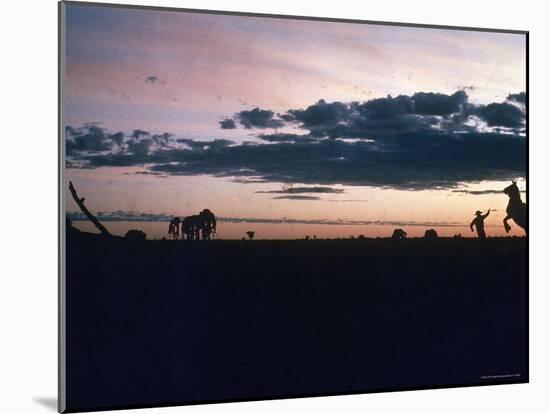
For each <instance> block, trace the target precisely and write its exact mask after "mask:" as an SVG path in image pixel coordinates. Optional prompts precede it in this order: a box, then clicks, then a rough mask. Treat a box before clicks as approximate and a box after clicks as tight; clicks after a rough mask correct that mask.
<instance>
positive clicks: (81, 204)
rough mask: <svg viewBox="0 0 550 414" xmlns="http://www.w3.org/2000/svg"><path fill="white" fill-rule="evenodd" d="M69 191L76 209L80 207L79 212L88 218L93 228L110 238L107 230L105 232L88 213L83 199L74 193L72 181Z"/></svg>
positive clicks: (103, 227)
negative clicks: (76, 206)
mask: <svg viewBox="0 0 550 414" xmlns="http://www.w3.org/2000/svg"><path fill="white" fill-rule="evenodd" d="M69 191H70V192H71V195H72V196H73V198H74V201H75V202H76V204H77V205H78V207H80V210H82V212H83V213H84V215H85V216H86V217H88V219H89V220H90V221H91V222H92V223H93V224H94V226H96V227H97V229H98V230H99V231H100V232H101V234H103V235H105V236H110V235H111V233H109V230H107V229H106V228H105V226H103V224H101V223H100V222H99V220H98V219H97V218H95V216H94V215H93V214H92V213H91V212H90V210H88V209H87V208H86V206H85V205H84V199H83V198H79V197H78V194H77V193H76V189H75V188H74V186H73V183H72V181H69Z"/></svg>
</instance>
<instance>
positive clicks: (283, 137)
mask: <svg viewBox="0 0 550 414" xmlns="http://www.w3.org/2000/svg"><path fill="white" fill-rule="evenodd" d="M258 138H259V139H261V140H263V141H267V142H313V141H317V140H318V138H316V137H313V136H311V135H309V134H307V135H299V134H285V133H276V134H260V135H258Z"/></svg>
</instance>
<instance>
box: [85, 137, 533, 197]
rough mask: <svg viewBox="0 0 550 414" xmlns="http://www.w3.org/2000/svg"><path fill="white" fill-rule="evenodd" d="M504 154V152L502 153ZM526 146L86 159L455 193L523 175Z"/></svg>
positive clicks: (340, 146) (445, 143)
mask: <svg viewBox="0 0 550 414" xmlns="http://www.w3.org/2000/svg"><path fill="white" fill-rule="evenodd" d="M496 149H498V150H496ZM525 151H526V141H525V139H524V138H523V137H521V136H518V135H511V134H507V135H504V134H497V133H467V134H460V135H457V136H449V135H448V134H444V133H431V134H426V133H422V134H414V133H413V134H400V135H399V136H395V137H393V138H391V139H390V138H386V139H385V140H383V141H382V142H374V143H369V142H363V141H358V142H351V143H350V142H344V141H341V140H326V141H319V142H312V143H279V144H269V145H227V143H225V142H224V143H223V144H222V145H211V146H209V147H208V148H206V145H205V143H204V142H194V141H191V148H190V149H171V150H164V151H162V152H156V153H153V154H150V155H148V156H143V154H140V155H136V156H129V155H128V154H118V155H113V154H109V155H97V156H88V157H85V161H86V162H87V163H89V164H90V165H91V166H92V167H97V166H106V165H109V166H123V165H141V164H149V165H151V166H150V168H149V169H150V170H151V171H156V172H162V173H166V174H171V175H200V174H210V175H213V176H222V177H232V178H241V179H246V178H251V179H253V180H254V181H255V182H258V181H262V180H263V181H272V182H289V183H304V184H321V185H334V184H344V185H364V186H382V187H394V188H407V189H424V188H451V187H454V186H456V185H457V184H458V183H460V182H468V181H480V180H484V179H485V180H490V179H498V180H508V179H511V178H515V177H521V176H524V174H525V158H526V157H525V155H526V152H525Z"/></svg>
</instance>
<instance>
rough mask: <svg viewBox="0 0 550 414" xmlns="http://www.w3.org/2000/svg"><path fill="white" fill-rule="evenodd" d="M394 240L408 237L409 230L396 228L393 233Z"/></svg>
mask: <svg viewBox="0 0 550 414" xmlns="http://www.w3.org/2000/svg"><path fill="white" fill-rule="evenodd" d="M391 238H392V239H394V240H403V239H406V238H407V232H406V231H405V230H403V229H395V230H394V231H393V233H392V235H391Z"/></svg>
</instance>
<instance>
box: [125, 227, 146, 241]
mask: <svg viewBox="0 0 550 414" xmlns="http://www.w3.org/2000/svg"><path fill="white" fill-rule="evenodd" d="M124 238H125V239H126V240H132V241H137V240H139V241H142V240H145V239H147V234H145V233H144V232H143V231H141V230H128V231H127V232H126V234H125V235H124Z"/></svg>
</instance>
